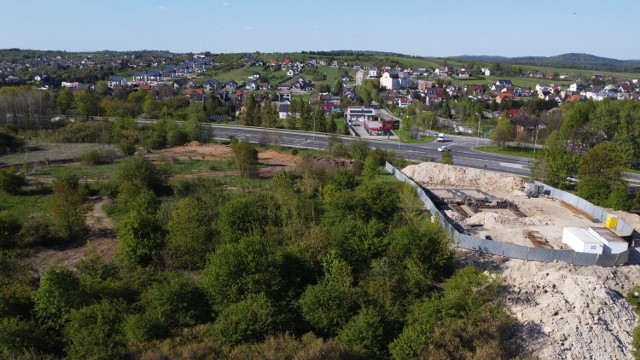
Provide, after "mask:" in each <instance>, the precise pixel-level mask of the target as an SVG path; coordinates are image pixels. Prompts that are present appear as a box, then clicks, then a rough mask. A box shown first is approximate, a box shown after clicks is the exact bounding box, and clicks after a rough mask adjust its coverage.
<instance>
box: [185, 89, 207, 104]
mask: <svg viewBox="0 0 640 360" xmlns="http://www.w3.org/2000/svg"><path fill="white" fill-rule="evenodd" d="M187 97H189V100H197V101H203V100H204V98H205V94H204V89H202V88H197V89H196V88H188V89H187Z"/></svg>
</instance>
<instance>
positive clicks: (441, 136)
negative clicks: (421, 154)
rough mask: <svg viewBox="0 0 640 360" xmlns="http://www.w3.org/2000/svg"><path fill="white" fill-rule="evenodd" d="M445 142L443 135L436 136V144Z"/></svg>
mask: <svg viewBox="0 0 640 360" xmlns="http://www.w3.org/2000/svg"><path fill="white" fill-rule="evenodd" d="M445 141H446V140H445V137H444V134H442V133H440V134H438V142H445Z"/></svg>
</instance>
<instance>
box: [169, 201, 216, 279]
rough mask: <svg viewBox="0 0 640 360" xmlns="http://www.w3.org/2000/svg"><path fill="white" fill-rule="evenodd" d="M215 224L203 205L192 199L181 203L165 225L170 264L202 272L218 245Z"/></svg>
mask: <svg viewBox="0 0 640 360" xmlns="http://www.w3.org/2000/svg"><path fill="white" fill-rule="evenodd" d="M212 221H213V219H211V218H209V217H208V216H207V211H206V209H205V208H204V204H203V203H202V202H200V201H198V200H196V199H195V198H192V197H188V198H184V199H180V200H179V201H178V203H177V204H176V207H175V209H173V211H172V212H171V215H170V216H169V222H168V223H167V225H166V229H167V245H166V249H165V261H166V262H167V264H170V265H173V266H177V267H181V268H186V269H197V268H202V266H204V263H205V257H206V254H207V253H208V252H209V251H211V250H213V248H214V245H215V242H214V238H213V229H212V226H211V224H212Z"/></svg>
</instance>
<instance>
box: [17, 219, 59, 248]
mask: <svg viewBox="0 0 640 360" xmlns="http://www.w3.org/2000/svg"><path fill="white" fill-rule="evenodd" d="M50 234H51V231H50V229H49V221H48V220H47V218H46V217H45V216H44V215H43V214H31V215H29V217H28V218H27V221H25V222H24V224H23V225H22V229H21V230H20V233H19V234H18V239H19V240H18V244H19V245H21V246H23V247H30V246H37V245H42V244H43V243H44V242H45V241H46V240H47V239H48V238H49V235H50Z"/></svg>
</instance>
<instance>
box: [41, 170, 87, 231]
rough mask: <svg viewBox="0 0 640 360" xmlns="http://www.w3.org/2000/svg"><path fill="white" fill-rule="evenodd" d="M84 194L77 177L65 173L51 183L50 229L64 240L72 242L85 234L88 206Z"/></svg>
mask: <svg viewBox="0 0 640 360" xmlns="http://www.w3.org/2000/svg"><path fill="white" fill-rule="evenodd" d="M85 200H86V192H85V189H84V187H83V186H81V185H80V181H79V179H78V177H77V176H76V175H74V174H70V173H65V174H63V175H61V176H59V177H58V178H56V179H55V180H54V182H53V196H52V198H51V201H50V203H49V205H48V211H47V214H48V217H49V219H50V221H51V226H52V229H53V230H55V231H57V232H58V234H59V235H60V236H62V237H63V238H65V239H66V240H74V239H77V238H79V237H80V236H82V235H83V234H84V233H85V224H84V222H85V219H86V216H87V212H88V211H89V208H88V206H87V205H86V204H85Z"/></svg>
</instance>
